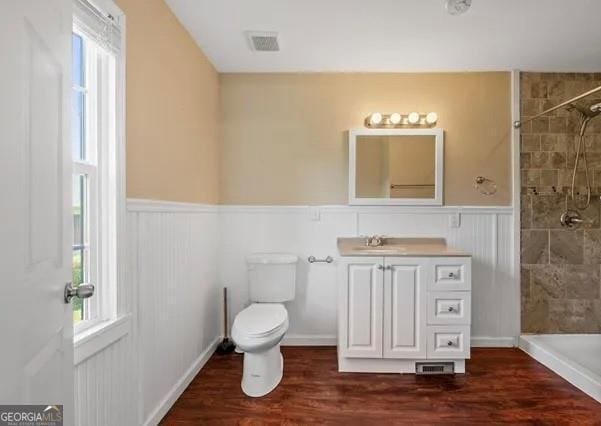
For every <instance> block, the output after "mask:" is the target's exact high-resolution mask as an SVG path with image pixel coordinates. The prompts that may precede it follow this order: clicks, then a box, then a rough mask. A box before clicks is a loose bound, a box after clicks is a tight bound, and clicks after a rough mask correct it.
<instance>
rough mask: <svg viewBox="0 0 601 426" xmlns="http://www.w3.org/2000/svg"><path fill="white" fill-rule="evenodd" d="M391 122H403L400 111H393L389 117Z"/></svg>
mask: <svg viewBox="0 0 601 426" xmlns="http://www.w3.org/2000/svg"><path fill="white" fill-rule="evenodd" d="M389 120H390V123H391V124H399V123H400V122H401V114H399V113H398V112H393V113H392V114H390V117H389Z"/></svg>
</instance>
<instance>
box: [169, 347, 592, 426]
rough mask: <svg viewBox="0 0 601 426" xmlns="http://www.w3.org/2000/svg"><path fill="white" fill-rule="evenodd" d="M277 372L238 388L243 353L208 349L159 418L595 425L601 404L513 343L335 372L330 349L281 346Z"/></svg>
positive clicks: (204, 421)
mask: <svg viewBox="0 0 601 426" xmlns="http://www.w3.org/2000/svg"><path fill="white" fill-rule="evenodd" d="M282 352H283V355H284V378H283V379H282V382H281V383H280V385H279V386H278V387H277V388H276V389H275V390H274V391H273V392H272V393H270V394H269V395H267V396H265V397H263V398H250V397H247V396H245V395H244V394H243V393H242V391H241V390H240V377H241V371H242V356H241V355H235V354H232V355H226V356H223V357H220V356H218V355H213V357H212V358H211V359H210V360H209V362H208V363H207V364H206V365H205V367H204V368H203V369H202V370H201V372H200V373H199V374H198V376H196V378H195V379H194V381H193V382H192V383H191V384H190V386H189V387H188V388H187V389H186V391H185V392H184V393H183V394H182V396H181V397H180V398H179V400H178V401H177V402H176V403H175V405H174V406H173V407H172V408H171V410H170V411H169V413H167V415H166V416H165V418H164V419H163V420H162V424H165V425H174V424H196V425H203V424H226V425H227V424H244V425H251V424H252V425H260V424H364V425H365V424H443V423H444V424H462V425H465V424H483V423H488V424H490V423H493V424H499V423H506V422H512V423H521V424H532V423H535V424H578V425H584V424H601V404H598V403H597V402H596V401H595V400H593V399H592V398H590V397H588V396H587V395H586V394H584V393H582V392H580V391H579V390H578V389H576V388H575V387H574V386H572V385H570V384H569V383H568V382H566V381H565V380H563V379H562V378H561V377H559V376H558V375H556V374H555V373H553V372H552V371H550V370H548V369H547V368H546V367H544V366H543V365H541V364H539V363H537V362H536V361H534V360H533V359H532V358H530V357H529V356H528V355H526V354H524V353H523V352H521V351H520V350H518V349H473V350H472V359H471V360H469V361H468V372H467V374H465V375H457V376H454V377H453V376H415V375H410V374H405V375H399V374H359V373H338V372H337V368H336V349H335V348H332V347H327V348H326V347H313V348H309V347H284V348H283V349H282Z"/></svg>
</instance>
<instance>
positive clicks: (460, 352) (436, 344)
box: [427, 325, 470, 359]
mask: <svg viewBox="0 0 601 426" xmlns="http://www.w3.org/2000/svg"><path fill="white" fill-rule="evenodd" d="M427 334H428V339H427V340H428V358H429V359H441V358H442V359H463V358H469V357H470V326H469V325H455V326H452V325H439V326H435V325H432V326H428V327H427Z"/></svg>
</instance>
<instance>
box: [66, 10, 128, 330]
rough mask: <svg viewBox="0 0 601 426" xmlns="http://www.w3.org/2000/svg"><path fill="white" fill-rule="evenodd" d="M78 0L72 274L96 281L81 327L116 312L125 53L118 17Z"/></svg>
mask: <svg viewBox="0 0 601 426" xmlns="http://www.w3.org/2000/svg"><path fill="white" fill-rule="evenodd" d="M75 6H76V8H75V10H76V13H75V15H74V27H73V34H72V40H71V41H72V94H71V96H72V112H71V141H72V144H71V154H72V158H73V196H72V205H73V250H72V263H73V268H72V274H73V277H72V279H73V286H75V287H76V286H78V285H80V284H81V283H91V284H94V286H95V293H94V295H93V296H92V297H90V298H88V299H84V300H80V299H79V298H74V299H73V301H72V308H73V321H74V323H75V331H76V332H78V331H81V330H83V329H85V328H87V327H89V326H91V325H93V324H97V323H98V322H99V321H103V320H106V319H110V318H111V317H113V316H114V315H115V314H116V306H115V305H116V303H115V300H116V297H115V296H116V294H115V293H116V281H117V272H116V235H117V233H116V227H117V216H118V215H117V206H118V204H119V203H118V202H117V199H118V197H119V196H120V188H119V182H120V180H119V176H117V171H118V170H120V167H119V164H118V161H119V154H118V153H119V152H120V151H119V140H120V138H119V135H118V133H119V129H120V123H119V111H120V105H119V103H118V100H119V99H120V93H118V85H117V77H118V72H119V68H118V64H119V60H120V57H119V51H118V48H117V47H118V41H119V37H115V34H117V35H119V32H118V31H115V28H113V22H112V19H113V18H110V17H109V16H107V15H106V14H103V13H102V12H100V11H98V10H97V9H94V8H93V6H91V5H90V4H89V3H87V1H86V0H76V1H75ZM78 12H79V13H78ZM109 19H111V21H109ZM116 29H117V30H118V27H116ZM107 31H109V32H107Z"/></svg>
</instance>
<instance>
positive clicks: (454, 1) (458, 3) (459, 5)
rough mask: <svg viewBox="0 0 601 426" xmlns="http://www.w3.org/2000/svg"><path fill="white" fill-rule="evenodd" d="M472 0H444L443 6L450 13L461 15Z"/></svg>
mask: <svg viewBox="0 0 601 426" xmlns="http://www.w3.org/2000/svg"><path fill="white" fill-rule="evenodd" d="M471 5H472V0H445V8H446V9H447V12H449V14H450V15H461V14H463V13H465V12H467V10H468V9H469V8H470V6H471Z"/></svg>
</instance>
